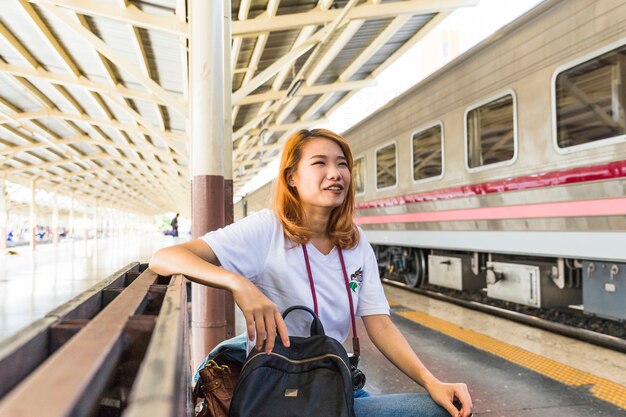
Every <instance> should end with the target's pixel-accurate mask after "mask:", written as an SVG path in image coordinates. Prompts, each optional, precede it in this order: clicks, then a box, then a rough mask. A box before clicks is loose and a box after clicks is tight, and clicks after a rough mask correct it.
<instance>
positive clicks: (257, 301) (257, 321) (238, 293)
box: [149, 239, 289, 352]
mask: <svg viewBox="0 0 626 417" xmlns="http://www.w3.org/2000/svg"><path fill="white" fill-rule="evenodd" d="M219 264H220V263H219V260H218V259H217V256H215V253H214V252H213V250H212V249H211V247H210V246H209V245H208V244H207V243H206V242H204V241H202V240H200V239H196V240H193V241H191V242H186V243H181V244H178V245H174V246H169V247H166V248H162V249H159V250H158V251H156V252H155V253H154V255H152V258H150V264H149V266H150V269H151V270H153V271H154V272H156V273H157V274H159V275H165V276H167V275H172V274H183V275H185V276H186V277H187V278H188V279H189V280H190V281H192V282H195V283H197V284H202V285H207V286H210V287H215V288H221V289H225V290H228V291H231V292H232V293H233V297H234V298H235V302H236V303H237V305H238V306H239V308H241V311H242V312H243V315H244V317H245V319H246V326H247V330H248V337H249V338H250V340H253V339H254V331H255V329H256V333H257V340H256V344H257V346H256V347H257V349H261V345H262V344H263V340H264V339H266V338H267V343H266V345H265V351H266V352H271V350H272V348H273V347H274V340H275V339H276V335H277V333H278V335H280V337H281V339H282V341H283V344H284V345H285V346H289V335H288V334H287V326H286V325H285V322H284V321H283V318H282V316H281V315H280V312H279V311H278V307H277V306H276V304H274V303H273V302H271V301H270V300H269V299H268V298H267V297H266V296H265V295H264V294H263V293H262V292H261V291H259V289H258V288H257V287H256V286H255V285H254V284H253V283H252V282H250V281H249V280H248V279H247V278H245V277H243V276H241V275H239V274H236V273H234V272H231V271H228V270H226V269H224V268H220V267H219Z"/></svg>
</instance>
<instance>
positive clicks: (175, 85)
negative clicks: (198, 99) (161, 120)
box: [139, 29, 183, 94]
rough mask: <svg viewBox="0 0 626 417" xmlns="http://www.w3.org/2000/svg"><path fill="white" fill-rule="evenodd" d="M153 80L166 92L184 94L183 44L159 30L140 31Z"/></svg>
mask: <svg viewBox="0 0 626 417" xmlns="http://www.w3.org/2000/svg"><path fill="white" fill-rule="evenodd" d="M139 33H140V35H139V36H140V37H141V41H142V43H143V45H144V49H145V51H146V56H147V58H148V64H149V66H150V74H151V75H152V79H153V80H154V81H156V82H157V84H159V85H160V86H161V87H163V88H164V89H165V90H167V91H170V92H172V93H177V94H182V91H183V85H182V81H183V77H182V66H181V62H180V60H181V53H180V49H181V47H182V46H181V43H180V40H179V38H178V37H177V36H176V35H172V34H169V33H165V32H160V31H157V30H145V29H140V30H139Z"/></svg>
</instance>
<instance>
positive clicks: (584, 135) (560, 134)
mask: <svg viewBox="0 0 626 417" xmlns="http://www.w3.org/2000/svg"><path fill="white" fill-rule="evenodd" d="M554 94H555V104H556V109H554V110H556V114H555V116H556V117H555V120H556V140H557V145H558V147H559V148H561V149H565V148H571V147H574V146H576V147H578V146H581V145H585V144H591V143H593V142H597V141H601V140H605V139H610V138H616V137H618V136H622V137H623V135H625V134H626V114H625V112H626V45H622V46H621V47H619V48H617V49H613V50H610V51H608V52H605V53H603V54H602V55H599V56H596V57H595V58H593V59H589V60H586V61H585V62H582V63H579V64H578V65H576V66H574V67H572V66H571V65H570V68H568V69H566V70H564V71H561V72H558V71H557V75H556V77H555V79H554ZM618 140H619V139H618ZM592 146H593V145H592Z"/></svg>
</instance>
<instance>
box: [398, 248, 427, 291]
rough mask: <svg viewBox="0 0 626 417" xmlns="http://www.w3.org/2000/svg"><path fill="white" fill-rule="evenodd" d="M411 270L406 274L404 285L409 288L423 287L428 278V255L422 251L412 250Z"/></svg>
mask: <svg viewBox="0 0 626 417" xmlns="http://www.w3.org/2000/svg"><path fill="white" fill-rule="evenodd" d="M409 256H410V261H411V268H410V271H409V272H406V273H404V274H403V275H404V283H405V284H406V285H408V286H409V287H421V286H422V285H423V284H424V280H425V278H426V255H425V254H424V251H422V250H420V249H411V253H410V255H409Z"/></svg>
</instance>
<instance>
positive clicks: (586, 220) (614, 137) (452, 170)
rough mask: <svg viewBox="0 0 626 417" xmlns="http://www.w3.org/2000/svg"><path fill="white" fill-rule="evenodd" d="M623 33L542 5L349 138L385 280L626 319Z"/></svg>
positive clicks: (588, 5)
mask: <svg viewBox="0 0 626 417" xmlns="http://www.w3.org/2000/svg"><path fill="white" fill-rule="evenodd" d="M625 34H626V3H625V2H622V1H618V0H597V1H588V0H546V1H544V2H542V3H540V4H539V5H538V6H536V7H534V8H533V9H531V10H530V11H528V12H527V13H526V14H524V15H522V16H521V17H520V18H518V19H516V20H515V21H513V22H511V23H510V24H508V25H507V26H505V27H503V28H501V29H500V30H499V31H497V32H496V33H494V34H493V35H492V36H490V37H489V38H487V39H485V40H484V41H482V42H481V43H479V44H477V45H476V46H475V47H473V48H471V49H470V50H468V51H467V52H465V53H463V54H462V55H460V56H459V57H457V58H456V59H454V60H452V61H450V62H449V63H448V64H446V65H445V66H443V67H442V68H441V69H439V70H437V71H436V72H434V73H433V74H431V75H430V76H429V77H427V78H426V79H424V80H423V81H421V82H419V83H418V84H416V85H415V86H414V87H412V88H411V89H409V90H408V91H406V92H405V93H404V94H402V95H401V96H399V97H397V98H396V99H394V100H392V101H391V102H390V103H388V104H387V105H386V106H384V107H383V108H381V109H380V110H378V111H376V112H375V113H374V114H372V115H371V116H369V117H367V118H366V119H364V120H363V121H361V122H359V123H358V124H357V125H355V126H353V127H352V128H350V129H349V130H348V131H347V132H344V133H343V136H344V137H345V138H346V139H347V140H348V141H349V142H350V144H351V147H352V150H353V155H354V159H355V163H354V167H353V171H352V177H353V181H355V185H356V190H357V202H356V220H357V223H358V224H359V225H360V227H362V228H363V230H364V232H365V234H366V236H367V238H368V240H369V242H370V243H371V244H372V246H373V247H374V250H375V252H376V255H377V258H378V261H379V267H380V268H381V273H383V274H390V275H392V276H394V277H398V279H400V280H402V281H403V282H404V283H405V284H406V285H408V286H411V287H419V286H423V285H425V284H426V283H428V284H430V285H436V286H440V287H444V288H449V289H453V290H458V291H462V292H466V291H467V292H469V291H481V292H483V293H485V294H486V295H487V297H489V298H493V299H497V300H503V301H508V302H512V303H517V304H521V305H524V306H529V307H536V308H551V307H557V308H558V307H575V308H578V309H582V310H583V311H584V313H586V314H591V315H595V316H599V317H603V318H608V319H611V320H618V321H626V197H625V195H626V193H625V191H626V37H625ZM271 187H272V185H271V184H268V185H266V186H264V187H262V188H260V189H259V190H257V191H255V192H254V193H251V194H249V195H247V196H246V197H244V198H243V199H242V200H240V201H239V202H238V203H236V205H235V214H236V218H238V217H242V216H244V215H246V214H249V213H251V212H253V211H257V210H259V209H261V208H263V207H266V206H268V203H269V198H268V196H269V195H271V193H272V191H271Z"/></svg>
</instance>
